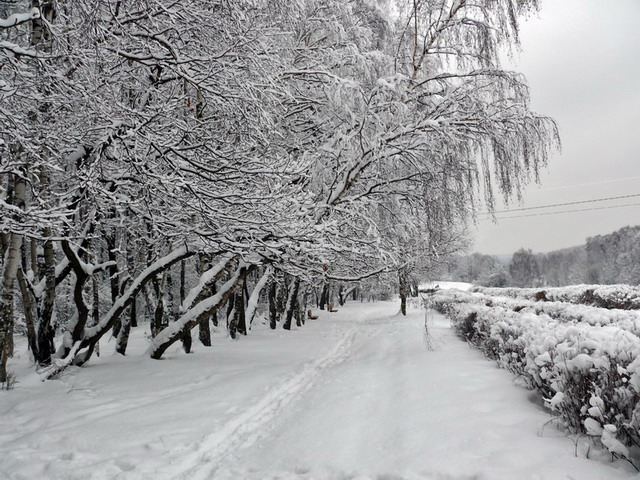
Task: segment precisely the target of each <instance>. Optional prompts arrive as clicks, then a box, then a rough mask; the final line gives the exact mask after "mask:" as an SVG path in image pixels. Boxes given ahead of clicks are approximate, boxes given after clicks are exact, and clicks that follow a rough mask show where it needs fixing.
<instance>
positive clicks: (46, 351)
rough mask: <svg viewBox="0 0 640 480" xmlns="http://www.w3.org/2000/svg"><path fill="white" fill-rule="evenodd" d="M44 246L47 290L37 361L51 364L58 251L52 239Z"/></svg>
mask: <svg viewBox="0 0 640 480" xmlns="http://www.w3.org/2000/svg"><path fill="white" fill-rule="evenodd" d="M43 235H44V237H45V238H47V237H50V236H51V229H50V228H48V227H47V228H45V229H44V230H43ZM43 248H44V277H45V291H44V296H43V298H42V309H41V314H40V318H39V319H38V332H37V335H38V356H37V358H36V362H37V363H38V364H39V365H42V366H46V365H50V364H51V355H53V353H54V351H55V346H54V344H53V338H54V336H55V331H54V329H53V325H51V319H52V318H53V309H54V308H55V299H56V263H55V262H56V253H55V250H54V248H53V241H51V240H45V242H44V247H43Z"/></svg>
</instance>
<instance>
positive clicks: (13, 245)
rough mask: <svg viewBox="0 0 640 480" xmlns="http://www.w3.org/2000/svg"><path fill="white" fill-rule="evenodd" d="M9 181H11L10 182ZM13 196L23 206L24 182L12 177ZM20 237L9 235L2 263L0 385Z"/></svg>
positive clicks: (8, 350) (9, 344)
mask: <svg viewBox="0 0 640 480" xmlns="http://www.w3.org/2000/svg"><path fill="white" fill-rule="evenodd" d="M10 181H11V180H10ZM13 182H14V185H13V187H14V196H15V202H14V203H15V204H16V205H20V204H22V205H24V202H25V181H24V179H23V178H22V177H18V176H17V175H16V176H14V179H13ZM21 247H22V235H18V234H17V233H11V234H10V235H9V239H8V244H7V248H6V251H5V252H4V261H3V263H2V275H1V281H2V295H0V383H5V382H6V381H7V359H8V358H9V357H10V356H11V355H13V296H14V284H15V281H16V277H17V274H18V268H20V250H21Z"/></svg>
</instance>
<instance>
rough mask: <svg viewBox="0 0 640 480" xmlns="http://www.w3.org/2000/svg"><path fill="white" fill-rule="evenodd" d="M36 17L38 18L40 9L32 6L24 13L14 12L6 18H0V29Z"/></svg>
mask: <svg viewBox="0 0 640 480" xmlns="http://www.w3.org/2000/svg"><path fill="white" fill-rule="evenodd" d="M38 18H40V10H39V9H37V8H35V7H34V8H32V9H31V10H29V11H28V12H26V13H14V14H13V15H9V17H7V18H0V29H1V28H11V27H15V26H17V25H20V24H22V23H26V22H30V21H31V20H36V19H38Z"/></svg>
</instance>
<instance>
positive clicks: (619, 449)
mask: <svg viewBox="0 0 640 480" xmlns="http://www.w3.org/2000/svg"><path fill="white" fill-rule="evenodd" d="M465 298H466V299H467V301H465ZM429 304H430V306H431V307H433V308H435V309H437V310H439V311H441V312H442V313H445V314H446V315H447V316H448V317H449V318H450V319H451V322H452V325H453V326H454V328H455V330H456V332H457V333H458V335H459V336H461V337H462V338H464V339H465V340H467V341H469V342H470V343H472V344H473V345H475V346H477V347H478V348H480V349H481V350H482V351H484V353H485V354H486V355H487V356H488V357H490V358H492V359H495V360H496V362H497V363H498V365H499V366H501V367H503V368H506V369H508V370H510V371H511V372H513V373H515V374H517V375H520V376H521V377H522V378H523V379H525V380H526V382H527V383H528V384H529V386H530V387H531V388H533V389H536V390H538V391H539V392H540V393H541V394H542V396H543V397H544V399H545V402H546V404H547V405H548V407H549V408H551V409H552V410H553V411H555V412H557V413H558V414H559V415H560V416H561V418H562V419H563V420H564V422H565V424H566V425H567V427H568V428H569V429H570V430H572V431H573V432H575V433H584V434H587V435H589V436H591V437H593V438H595V439H599V440H600V441H601V442H602V444H603V445H604V446H605V447H606V448H608V450H609V451H611V453H613V454H615V455H617V456H620V457H623V458H627V459H629V460H631V459H632V456H631V454H630V451H629V449H630V448H631V447H634V446H635V447H637V446H638V445H640V433H639V432H640V338H639V337H638V336H637V335H635V334H633V333H632V332H630V331H628V330H625V329H623V328H620V327H619V326H617V325H615V324H609V325H600V326H594V325H590V324H588V323H585V322H579V321H561V320H557V319H553V318H551V317H550V316H549V315H547V314H544V313H541V314H536V313H534V312H532V311H526V310H523V311H519V312H516V311H513V309H511V308H504V307H501V306H496V305H492V306H487V305H486V304H485V303H483V299H481V298H478V297H474V296H472V295H469V294H466V293H462V292H457V293H445V294H441V293H438V294H435V295H433V296H432V297H431V299H430V302H429Z"/></svg>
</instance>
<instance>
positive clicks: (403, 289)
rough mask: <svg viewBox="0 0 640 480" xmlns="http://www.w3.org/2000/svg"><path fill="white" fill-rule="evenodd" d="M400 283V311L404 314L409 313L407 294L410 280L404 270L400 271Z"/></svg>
mask: <svg viewBox="0 0 640 480" xmlns="http://www.w3.org/2000/svg"><path fill="white" fill-rule="evenodd" d="M398 284H399V287H400V288H399V289H400V312H401V313H402V315H405V316H406V315H407V296H408V294H409V282H408V281H407V275H406V272H405V271H404V270H402V269H401V270H400V271H398Z"/></svg>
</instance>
